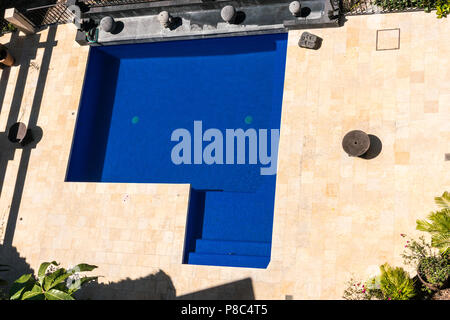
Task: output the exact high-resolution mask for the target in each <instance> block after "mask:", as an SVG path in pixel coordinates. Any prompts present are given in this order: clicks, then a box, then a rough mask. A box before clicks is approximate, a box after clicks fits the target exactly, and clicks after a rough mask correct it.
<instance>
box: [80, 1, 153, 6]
mask: <svg viewBox="0 0 450 320" xmlns="http://www.w3.org/2000/svg"><path fill="white" fill-rule="evenodd" d="M155 1H161V0H81V1H80V2H82V3H84V4H85V5H87V6H89V7H91V8H92V7H106V6H115V5H121V4H134V3H145V2H155Z"/></svg>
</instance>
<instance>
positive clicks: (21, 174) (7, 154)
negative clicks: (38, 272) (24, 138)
mask: <svg viewBox="0 0 450 320" xmlns="http://www.w3.org/2000/svg"><path fill="white" fill-rule="evenodd" d="M56 30H57V26H51V27H50V28H49V30H48V35H47V39H46V41H45V42H43V43H41V42H39V40H40V34H34V35H30V36H25V37H18V38H16V40H15V41H16V42H15V43H10V45H9V47H8V46H7V47H8V48H10V50H11V52H12V54H13V55H15V57H16V61H17V62H16V63H17V64H19V68H20V69H19V72H18V77H17V81H16V86H15V90H14V95H13V99H12V103H11V109H10V111H9V115H8V120H7V125H6V131H5V132H3V133H0V137H2V138H0V142H1V143H2V144H1V145H2V147H3V149H1V151H0V152H1V156H0V195H1V189H2V187H3V183H4V177H5V172H6V169H7V166H8V161H9V160H11V159H13V158H14V154H15V149H16V147H14V146H9V147H6V146H5V143H6V142H7V141H5V139H4V137H5V136H7V135H8V130H9V128H10V127H11V126H12V125H13V124H14V123H16V122H17V121H18V119H19V112H20V109H21V106H22V98H23V94H24V89H25V85H26V82H27V77H28V74H29V69H30V64H31V60H32V59H34V58H36V53H37V50H38V49H39V48H44V53H43V57H42V61H41V65H40V68H39V75H38V79H37V83H36V89H35V91H34V96H33V102H32V106H31V110H30V117H29V120H28V125H27V127H28V128H29V129H31V130H32V131H33V130H34V131H39V128H38V127H37V121H38V117H39V112H40V108H41V103H42V97H43V93H44V88H45V84H46V82H47V75H48V70H49V66H50V60H51V56H52V53H53V47H55V46H56V45H57V42H56V41H55V37H56ZM0 92H1V91H0ZM35 147H36V144H30V145H28V146H26V147H23V151H22V155H21V158H20V163H19V169H18V172H17V178H16V182H15V186H14V193H13V198H12V201H11V207H10V211H9V216H8V222H7V225H6V230H5V236H4V244H5V245H6V246H8V245H9V246H12V243H13V238H14V232H15V229H16V223H17V217H18V213H19V208H20V203H21V199H22V193H23V188H24V184H25V178H26V174H27V170H28V164H29V161H30V156H31V150H32V149H34V148H35Z"/></svg>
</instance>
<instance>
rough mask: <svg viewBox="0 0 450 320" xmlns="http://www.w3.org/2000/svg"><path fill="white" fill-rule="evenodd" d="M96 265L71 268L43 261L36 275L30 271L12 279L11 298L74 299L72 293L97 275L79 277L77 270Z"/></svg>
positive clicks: (89, 268) (85, 269)
mask: <svg viewBox="0 0 450 320" xmlns="http://www.w3.org/2000/svg"><path fill="white" fill-rule="evenodd" d="M95 268H97V266H93V265H89V264H85V263H82V264H79V265H76V266H75V267H73V268H71V269H68V270H66V269H64V268H60V267H59V264H58V263H56V262H55V261H53V262H44V263H42V264H41V266H40V267H39V271H38V277H37V279H35V278H34V277H33V275H32V274H31V273H29V274H25V275H23V276H21V277H20V278H19V279H17V280H16V281H14V283H13V285H12V287H11V290H10V299H11V300H74V298H73V297H72V295H73V293H75V292H76V291H77V290H79V289H80V288H81V286H82V285H84V284H86V283H88V282H90V281H92V280H96V279H97V278H98V277H86V276H85V277H80V276H79V272H86V271H92V270H94V269H95Z"/></svg>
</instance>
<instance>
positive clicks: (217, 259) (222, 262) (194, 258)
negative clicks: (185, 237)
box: [188, 252, 270, 268]
mask: <svg viewBox="0 0 450 320" xmlns="http://www.w3.org/2000/svg"><path fill="white" fill-rule="evenodd" d="M269 262H270V257H259V256H244V255H225V254H208V253H197V252H190V253H189V262H188V263H189V264H200V265H207V266H223V267H242V268H267V266H268V265H269Z"/></svg>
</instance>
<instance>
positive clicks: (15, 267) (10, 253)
mask: <svg viewBox="0 0 450 320" xmlns="http://www.w3.org/2000/svg"><path fill="white" fill-rule="evenodd" d="M42 262H45V261H40V262H39V263H42ZM77 262H86V261H77ZM0 264H6V265H8V266H9V269H10V270H9V271H7V272H2V273H0V278H1V279H4V280H6V281H7V282H8V286H7V287H0V296H1V290H2V289H3V292H4V293H6V292H8V291H9V288H10V286H11V284H12V283H13V282H14V281H15V280H17V279H18V278H19V277H21V276H22V275H24V274H28V273H32V274H34V275H35V276H36V272H35V270H33V269H32V268H31V267H30V265H29V264H28V263H27V261H26V259H25V258H23V257H21V256H20V253H19V252H18V251H17V249H16V248H15V247H12V246H8V245H0ZM63 267H68V266H64V265H63ZM91 275H98V273H96V271H95V270H94V271H93V272H91ZM100 279H101V277H100ZM75 297H76V298H77V299H81V300H84V299H93V300H213V299H218V300H254V299H255V295H254V291H253V284H252V279H250V278H245V279H242V280H238V281H234V282H230V283H226V284H224V285H220V286H216V287H212V288H208V289H205V290H200V291H196V292H192V293H189V294H185V295H181V296H177V294H176V289H175V286H174V284H173V282H172V279H171V278H170V276H169V275H168V274H167V273H165V272H164V271H162V270H159V271H158V272H157V273H155V274H149V275H147V276H145V277H141V278H138V279H130V278H127V279H124V280H120V281H117V282H110V283H98V282H91V283H88V284H87V285H85V286H83V288H82V289H81V290H80V291H78V292H77V293H76V294H75Z"/></svg>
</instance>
